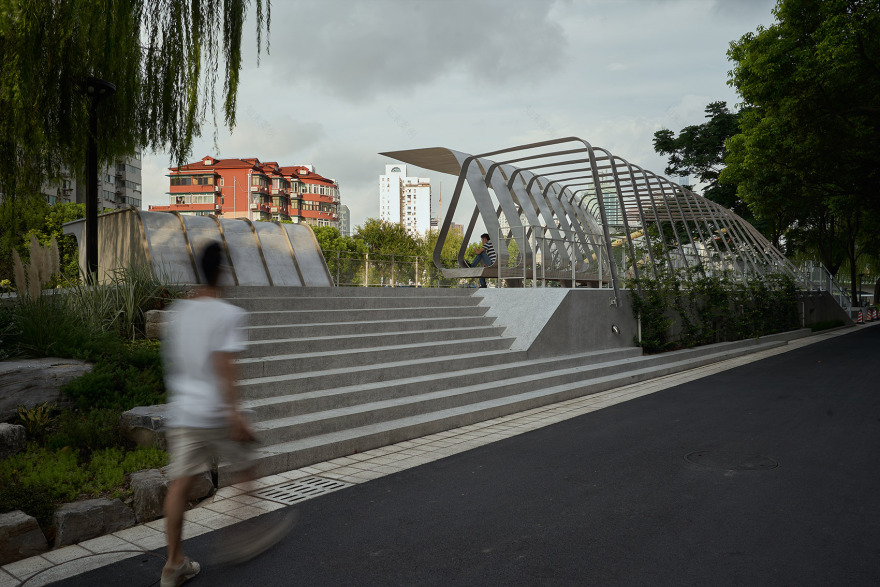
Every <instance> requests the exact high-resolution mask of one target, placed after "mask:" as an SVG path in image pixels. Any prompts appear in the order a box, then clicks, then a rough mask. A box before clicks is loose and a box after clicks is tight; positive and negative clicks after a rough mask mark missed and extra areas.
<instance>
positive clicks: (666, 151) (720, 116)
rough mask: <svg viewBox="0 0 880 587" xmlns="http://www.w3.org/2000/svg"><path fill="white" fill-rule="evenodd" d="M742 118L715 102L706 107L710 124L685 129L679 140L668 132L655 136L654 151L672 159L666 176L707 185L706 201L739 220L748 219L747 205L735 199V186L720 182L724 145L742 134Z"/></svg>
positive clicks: (705, 123)
mask: <svg viewBox="0 0 880 587" xmlns="http://www.w3.org/2000/svg"><path fill="white" fill-rule="evenodd" d="M739 117H740V113H739V112H731V111H730V110H729V109H728V108H727V102H723V101H719V102H712V103H711V104H709V105H708V106H706V118H707V119H708V121H707V122H704V123H703V124H694V125H690V126H686V127H684V128H683V129H681V132H679V133H678V136H675V133H674V132H673V131H671V130H669V129H666V128H664V129H662V130H658V131H657V132H655V133H654V151H656V152H657V153H659V154H660V155H668V156H669V164H668V165H667V166H666V171H665V172H666V174H667V175H678V176H684V175H690V176H694V177H695V178H696V179H697V180H698V181H699V183H703V184H707V186H706V188H705V190H704V191H703V195H704V196H705V197H707V198H708V199H710V200H712V201H714V202H718V203H719V204H721V205H722V206H724V207H725V208H729V209H730V210H733V211H734V212H736V213H737V214H739V215H740V216H748V215H749V214H748V209H747V207H746V205H745V203H744V202H742V200H740V199H739V198H738V197H737V195H736V186H735V185H732V184H721V183H720V182H719V181H718V178H719V177H720V175H721V170H722V169H724V158H725V156H726V155H727V149H726V147H725V145H724V143H725V141H727V139H729V138H730V137H732V136H733V135H735V134H737V133H738V132H739Z"/></svg>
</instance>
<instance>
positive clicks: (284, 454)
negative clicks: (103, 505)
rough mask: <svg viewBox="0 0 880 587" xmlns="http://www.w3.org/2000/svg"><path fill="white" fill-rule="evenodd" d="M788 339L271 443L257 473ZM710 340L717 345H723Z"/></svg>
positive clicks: (670, 356) (261, 452)
mask: <svg viewBox="0 0 880 587" xmlns="http://www.w3.org/2000/svg"><path fill="white" fill-rule="evenodd" d="M785 344H786V342H785V341H770V342H761V343H755V344H747V345H740V346H736V347H725V348H720V349H717V348H716V349H715V351H716V352H710V353H684V354H679V353H667V354H666V355H665V358H666V360H665V361H661V362H659V363H657V364H653V365H649V366H643V367H641V368H636V369H632V370H628V371H625V372H618V373H614V374H612V375H604V376H597V377H592V378H587V379H581V380H578V381H573V382H568V383H562V384H559V385H554V386H550V387H543V388H541V389H536V390H531V391H527V392H523V393H517V394H513V395H506V396H504V397H498V398H493V399H487V400H483V401H479V402H477V403H472V404H467V405H460V406H454V407H447V408H443V409H439V410H436V411H430V412H425V413H420V414H417V415H410V416H405V417H401V418H397V419H391V420H383V421H380V422H373V423H366V424H364V425H361V426H356V427H353V428H345V429H339V430H334V431H329V432H325V433H323V434H317V435H313V436H308V437H305V438H300V439H295V440H288V441H284V442H278V443H274V444H267V445H266V446H263V447H261V448H260V449H258V451H257V455H258V456H257V459H256V462H255V468H256V473H257V474H258V475H261V476H262V475H271V474H274V473H279V472H282V471H289V470H292V469H297V468H300V467H304V466H307V465H310V464H313V463H316V462H321V461H325V460H329V459H333V458H337V457H340V456H346V455H350V454H353V453H355V452H363V451H365V450H370V449H372V448H377V447H380V446H385V445H388V444H393V443H396V442H402V441H404V440H409V439H412V438H418V437H420V436H424V435H427V434H433V433H435V432H441V431H443V430H449V429H452V428H458V427H461V426H466V425H468V424H473V423H476V422H481V421H484V420H489V419H492V418H497V417H500V416H505V415H509V414H512V413H516V412H521V411H524V410H528V409H532V408H536V407H541V406H544V405H548V404H552V403H557V402H560V401H565V400H568V399H573V398H576V397H581V396H584V395H589V394H592V393H598V392H600V391H605V390H608V389H613V388H615V387H620V386H623V385H629V384H632V383H637V382H639V381H645V380H648V379H653V378H656V377H661V376H664V375H669V374H671V373H676V372H680V371H684V370H687V369H694V368H697V367H700V366H703V365H706V364H710V363H713V362H717V361H721V360H724V359H729V358H734V357H737V356H741V355H744V354H748V353H752V352H757V351H761V350H768V349H772V348H775V347H779V346H783V345H785ZM711 346H713V347H717V346H718V345H711ZM231 482H233V478H232V476H231V475H230V471H229V469H228V468H227V467H221V468H220V485H221V486H223V485H228V484H230V483H231Z"/></svg>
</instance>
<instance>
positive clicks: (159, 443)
mask: <svg viewBox="0 0 880 587" xmlns="http://www.w3.org/2000/svg"><path fill="white" fill-rule="evenodd" d="M167 409H168V404H159V405H157V406H140V407H137V408H133V409H131V410H128V411H127V412H123V413H122V416H121V417H120V418H119V426H120V427H121V428H122V431H123V432H124V433H125V435H126V437H128V438H129V439H130V440H131V441H133V442H134V443H136V444H137V445H138V446H156V447H158V448H161V449H162V450H166V443H165V413H166V410H167Z"/></svg>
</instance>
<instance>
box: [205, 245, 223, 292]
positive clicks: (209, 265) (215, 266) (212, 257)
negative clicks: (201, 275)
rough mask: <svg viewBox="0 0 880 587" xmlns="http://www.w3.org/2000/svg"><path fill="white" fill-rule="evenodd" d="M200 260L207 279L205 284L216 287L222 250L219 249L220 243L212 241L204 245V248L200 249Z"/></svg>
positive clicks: (221, 260)
mask: <svg viewBox="0 0 880 587" xmlns="http://www.w3.org/2000/svg"><path fill="white" fill-rule="evenodd" d="M200 262H201V265H202V271H204V272H205V277H206V278H207V280H208V284H207V285H209V286H211V287H217V283H218V282H219V281H220V269H221V264H222V262H223V251H222V250H221V249H220V243H217V242H213V243H210V244H209V245H208V246H207V247H205V250H204V251H202V258H201V259H200Z"/></svg>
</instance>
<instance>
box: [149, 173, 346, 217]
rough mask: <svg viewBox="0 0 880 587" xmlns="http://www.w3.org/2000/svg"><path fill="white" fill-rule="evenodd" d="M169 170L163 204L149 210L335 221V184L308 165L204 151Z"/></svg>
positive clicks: (337, 185) (336, 204) (337, 213)
mask: <svg viewBox="0 0 880 587" xmlns="http://www.w3.org/2000/svg"><path fill="white" fill-rule="evenodd" d="M169 171H170V173H169V174H168V176H169V190H170V191H169V192H168V205H167V206H150V210H151V211H153V212H180V213H181V214H193V215H199V216H207V215H210V214H215V215H218V216H222V217H224V218H247V219H248V220H280V221H290V222H295V223H302V224H309V225H311V226H333V227H336V228H338V227H339V184H337V183H336V181H335V180H333V179H328V178H326V177H323V176H321V175H319V174H317V173H315V170H314V167H312V166H311V165H291V166H287V167H282V166H280V165H279V164H278V163H277V162H275V161H268V162H261V161H260V160H259V159H256V158H249V159H215V158H214V157H211V156H208V157H204V158H202V160H201V161H197V162H195V163H189V164H187V165H182V166H180V167H172V168H170V170H169Z"/></svg>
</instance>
